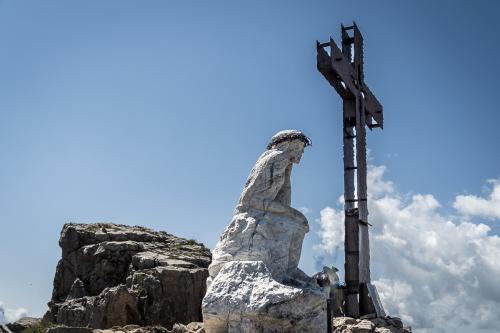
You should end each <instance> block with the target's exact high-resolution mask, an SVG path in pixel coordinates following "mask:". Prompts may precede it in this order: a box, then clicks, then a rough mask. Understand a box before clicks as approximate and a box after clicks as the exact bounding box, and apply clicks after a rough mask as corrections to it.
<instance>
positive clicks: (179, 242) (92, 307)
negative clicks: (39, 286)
mask: <svg viewBox="0 0 500 333" xmlns="http://www.w3.org/2000/svg"><path fill="white" fill-rule="evenodd" d="M59 245H60V246H61V249H62V258H61V260H60V261H59V263H58V265H57V269H56V274H55V278H54V290H53V293H52V299H51V301H50V302H49V311H48V312H47V313H46V315H45V317H44V318H45V319H47V320H48V321H51V322H54V323H57V324H63V325H66V326H74V327H91V328H110V327H112V326H125V325H128V324H137V325H162V326H165V327H167V328H172V326H173V325H174V324H175V323H189V322H193V321H201V320H202V317H201V300H202V298H203V296H204V294H205V290H206V285H205V281H206V278H207V276H208V270H207V268H208V266H209V264H210V262H211V254H210V251H209V250H208V249H207V248H205V247H204V246H203V244H199V243H196V242H195V241H191V240H186V239H182V238H178V237H175V236H173V235H170V234H167V233H165V232H156V231H153V230H149V229H146V228H143V227H137V226H135V227H130V226H125V225H118V224H110V223H97V224H74V223H70V224H66V225H64V227H63V230H62V232H61V238H60V240H59Z"/></svg>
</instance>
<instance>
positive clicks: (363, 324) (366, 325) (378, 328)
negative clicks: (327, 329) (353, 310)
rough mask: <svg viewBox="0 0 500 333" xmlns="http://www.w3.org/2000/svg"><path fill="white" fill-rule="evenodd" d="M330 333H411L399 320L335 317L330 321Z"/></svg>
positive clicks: (389, 318)
mask: <svg viewBox="0 0 500 333" xmlns="http://www.w3.org/2000/svg"><path fill="white" fill-rule="evenodd" d="M395 319H396V320H395ZM332 333H411V329H410V328H403V325H402V323H401V320H400V319H399V318H391V317H386V318H373V319H369V320H367V319H354V318H350V317H336V318H333V320H332Z"/></svg>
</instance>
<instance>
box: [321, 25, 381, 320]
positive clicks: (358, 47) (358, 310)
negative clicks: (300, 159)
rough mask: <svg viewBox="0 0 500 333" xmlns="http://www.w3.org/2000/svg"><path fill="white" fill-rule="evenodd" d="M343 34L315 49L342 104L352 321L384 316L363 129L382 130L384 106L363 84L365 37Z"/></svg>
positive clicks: (353, 30)
mask: <svg viewBox="0 0 500 333" xmlns="http://www.w3.org/2000/svg"><path fill="white" fill-rule="evenodd" d="M341 32H342V49H340V48H339V47H338V46H337V44H336V43H335V41H334V40H333V39H332V38H330V41H329V42H326V43H320V42H317V45H316V48H317V52H318V55H317V57H318V58H317V66H318V70H319V72H320V73H321V74H323V76H324V77H325V78H326V80H327V81H328V82H329V83H330V85H332V86H333V87H334V88H335V90H336V91H337V93H338V94H339V95H340V96H341V97H342V100H343V115H344V117H343V124H344V125H343V137H344V198H345V205H344V210H345V282H346V293H347V295H346V297H345V309H344V311H345V313H346V315H348V316H350V317H354V318H358V317H360V316H363V315H367V314H372V313H373V314H376V315H377V317H385V313H384V309H383V307H382V303H381V302H380V299H379V297H378V294H377V291H376V289H375V286H374V285H372V284H371V281H370V248H369V244H370V243H369V237H368V227H369V223H368V206H367V186H366V128H365V126H368V128H370V129H372V128H376V127H380V128H383V125H384V118H383V113H382V105H381V104H380V103H379V101H378V100H377V98H376V97H375V96H374V95H373V94H372V92H371V91H370V89H368V86H367V85H366V84H365V82H364V73H363V37H362V36H361V33H360V31H359V29H358V27H357V26H356V23H354V24H353V25H352V26H349V27H344V26H343V25H342V26H341ZM354 150H356V154H354ZM354 156H356V158H354ZM355 182H356V185H357V186H356V187H355V185H354V184H355ZM355 188H356V189H357V190H356V193H355Z"/></svg>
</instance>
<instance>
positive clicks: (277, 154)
mask: <svg viewBox="0 0 500 333" xmlns="http://www.w3.org/2000/svg"><path fill="white" fill-rule="evenodd" d="M257 165H260V166H261V167H272V168H278V169H281V168H286V166H287V165H288V160H287V158H286V156H285V154H284V153H283V152H282V151H280V150H276V149H269V150H266V151H265V152H264V153H263V154H262V155H260V157H259V159H258V161H257Z"/></svg>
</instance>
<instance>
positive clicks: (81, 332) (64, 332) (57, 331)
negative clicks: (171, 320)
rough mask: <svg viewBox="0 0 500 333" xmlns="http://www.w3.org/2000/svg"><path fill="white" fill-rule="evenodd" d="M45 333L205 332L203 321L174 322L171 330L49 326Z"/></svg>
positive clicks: (161, 328) (134, 327)
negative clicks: (185, 323)
mask: <svg viewBox="0 0 500 333" xmlns="http://www.w3.org/2000/svg"><path fill="white" fill-rule="evenodd" d="M47 333H205V330H204V329H203V323H200V322H192V323H189V324H187V325H184V324H175V325H174V326H173V328H172V329H171V330H168V329H166V328H165V327H161V326H138V325H126V326H123V327H121V326H114V327H111V328H108V329H92V328H88V327H68V326H59V327H54V328H50V329H49V330H48V331H47Z"/></svg>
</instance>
